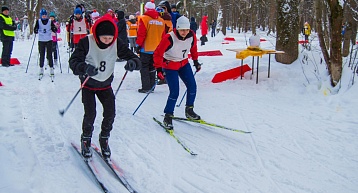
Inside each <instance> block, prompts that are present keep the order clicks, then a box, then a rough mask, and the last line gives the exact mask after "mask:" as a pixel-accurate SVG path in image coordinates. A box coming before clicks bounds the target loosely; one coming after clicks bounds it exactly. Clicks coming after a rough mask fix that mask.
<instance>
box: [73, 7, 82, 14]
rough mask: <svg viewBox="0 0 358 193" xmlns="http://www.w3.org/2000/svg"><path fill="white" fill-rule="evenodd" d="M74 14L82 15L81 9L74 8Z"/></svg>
mask: <svg viewBox="0 0 358 193" xmlns="http://www.w3.org/2000/svg"><path fill="white" fill-rule="evenodd" d="M74 14H75V15H82V11H81V9H80V8H79V7H78V8H76V9H75V11H74Z"/></svg>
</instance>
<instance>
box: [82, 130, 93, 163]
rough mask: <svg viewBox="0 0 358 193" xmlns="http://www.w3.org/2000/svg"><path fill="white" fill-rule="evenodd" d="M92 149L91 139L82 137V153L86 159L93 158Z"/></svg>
mask: <svg viewBox="0 0 358 193" xmlns="http://www.w3.org/2000/svg"><path fill="white" fill-rule="evenodd" d="M90 147H91V137H86V136H83V134H82V135H81V153H82V156H83V157H84V158H91V157H92V152H91V150H90Z"/></svg>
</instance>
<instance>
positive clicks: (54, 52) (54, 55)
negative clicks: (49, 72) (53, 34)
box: [52, 41, 57, 60]
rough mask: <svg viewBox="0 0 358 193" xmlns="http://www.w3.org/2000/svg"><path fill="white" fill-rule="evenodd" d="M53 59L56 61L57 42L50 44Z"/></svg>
mask: <svg viewBox="0 0 358 193" xmlns="http://www.w3.org/2000/svg"><path fill="white" fill-rule="evenodd" d="M52 52H53V59H55V60H57V42H54V41H53V42H52Z"/></svg>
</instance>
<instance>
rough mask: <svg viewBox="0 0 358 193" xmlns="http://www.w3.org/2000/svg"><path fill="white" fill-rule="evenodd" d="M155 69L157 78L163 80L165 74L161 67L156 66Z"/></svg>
mask: <svg viewBox="0 0 358 193" xmlns="http://www.w3.org/2000/svg"><path fill="white" fill-rule="evenodd" d="M156 70H157V78H158V79H160V80H164V79H165V76H164V74H163V70H162V68H157V69H156Z"/></svg>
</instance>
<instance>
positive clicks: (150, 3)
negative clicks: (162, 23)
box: [144, 2, 155, 11]
mask: <svg viewBox="0 0 358 193" xmlns="http://www.w3.org/2000/svg"><path fill="white" fill-rule="evenodd" d="M144 9H145V10H146V11H148V10H150V9H152V10H154V9H155V4H154V3H152V2H147V3H146V4H145V6H144Z"/></svg>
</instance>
